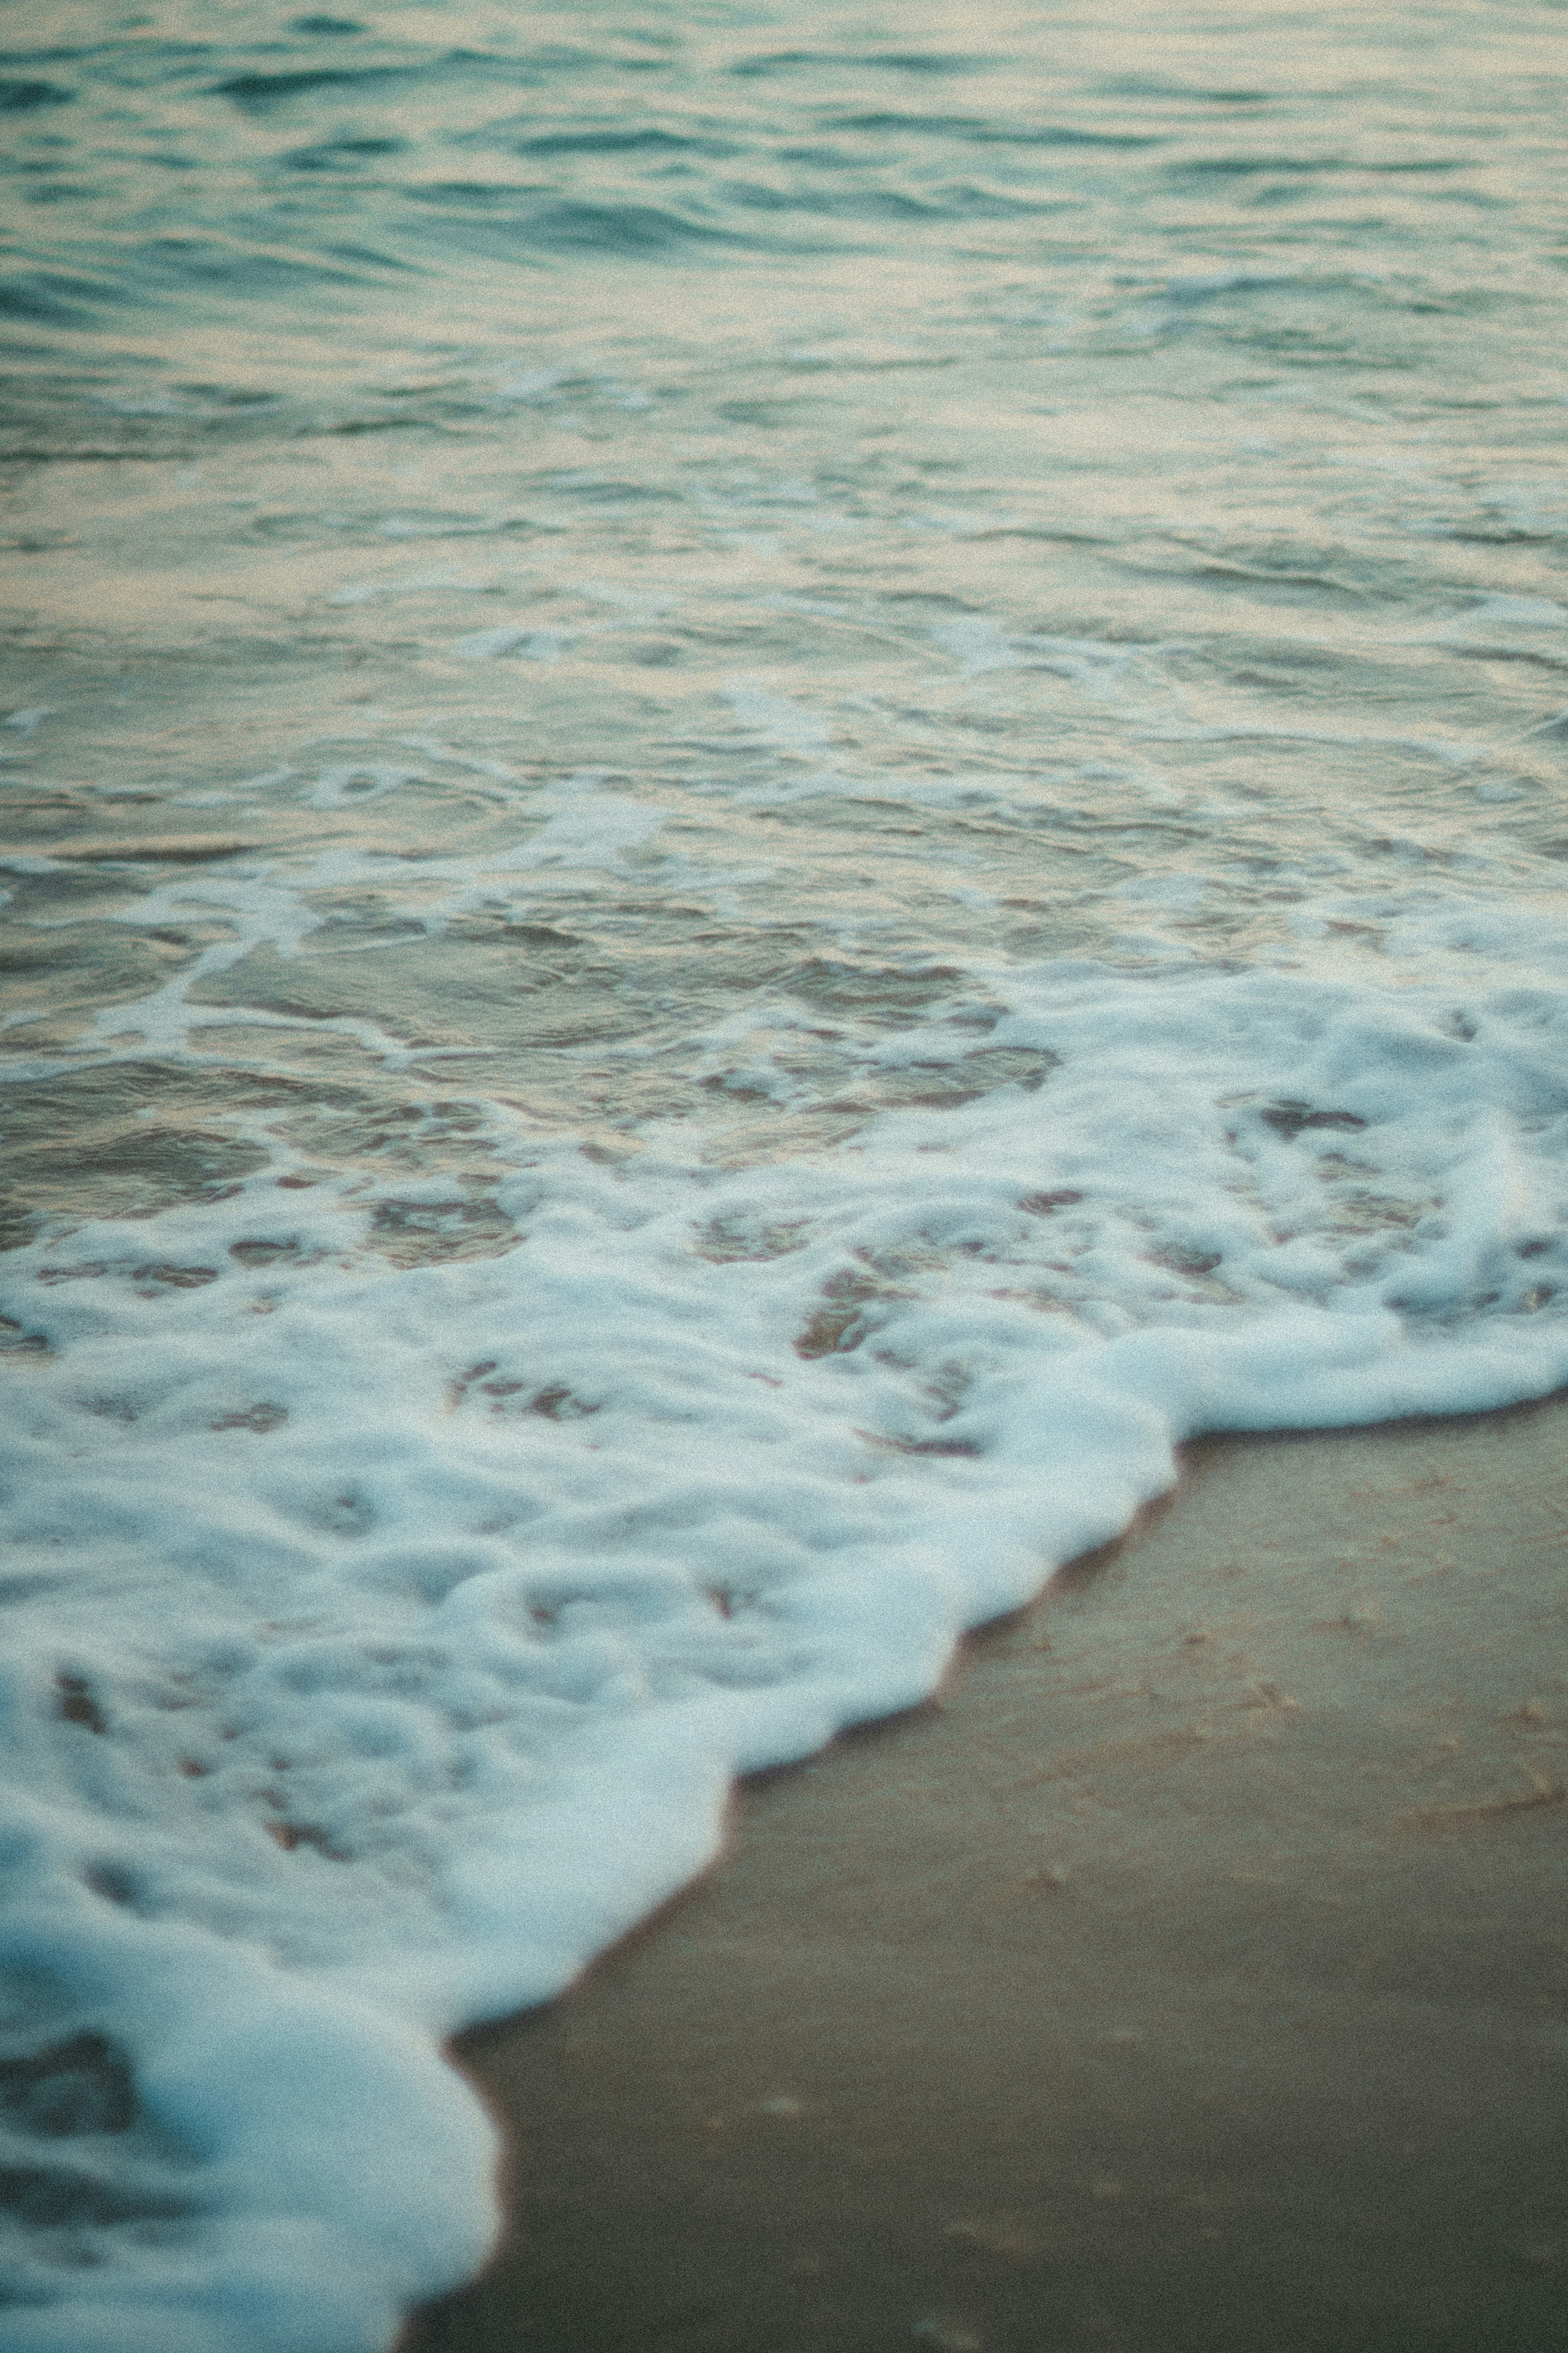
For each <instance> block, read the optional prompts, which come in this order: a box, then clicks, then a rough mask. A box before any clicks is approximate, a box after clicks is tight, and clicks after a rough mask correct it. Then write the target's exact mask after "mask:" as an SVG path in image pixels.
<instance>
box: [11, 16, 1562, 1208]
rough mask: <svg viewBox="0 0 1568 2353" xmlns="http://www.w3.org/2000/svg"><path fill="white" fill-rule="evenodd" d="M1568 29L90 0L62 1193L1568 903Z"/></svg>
mask: <svg viewBox="0 0 1568 2353" xmlns="http://www.w3.org/2000/svg"><path fill="white" fill-rule="evenodd" d="M1563 64H1564V57H1563V9H1562V7H1561V5H1558V0H1519V4H1518V5H1502V4H1501V0H1499V4H1498V5H1492V0H1487V4H1486V5H1482V0H1458V5H1438V6H1422V7H1419V8H1417V7H1414V6H1398V5H1396V6H1384V5H1380V6H1377V7H1373V8H1370V9H1368V8H1348V7H1346V8H1323V7H1312V8H1304V7H1300V6H1296V5H1279V4H1278V0H1248V4H1247V5H1232V6H1214V7H1209V8H1186V9H1182V10H1179V11H1176V12H1174V13H1172V12H1170V11H1168V10H1165V9H1152V8H1145V7H1143V6H1142V5H1132V6H1131V7H1128V8H1123V9H1119V10H1116V11H1114V12H1110V11H1107V10H1105V9H1103V8H1101V7H1100V6H1098V5H1097V6H1069V5H1059V6H1037V7H1028V8H1025V7H1018V6H1012V5H985V6H980V7H975V8H971V9H968V10H965V11H963V12H962V13H959V14H955V13H954V12H953V11H952V10H951V9H944V8H938V7H936V6H934V5H921V0H905V5H897V6H884V7H881V8H872V7H866V6H862V5H853V4H852V0H836V5H820V6H817V7H815V8H812V9H809V10H801V9H794V8H789V7H784V6H782V5H731V0H710V4H709V5H683V6H681V7H679V8H668V7H640V8H639V7H637V6H626V5H616V6H607V5H597V0H587V5H574V6H571V7H551V6H548V5H531V6H528V7H521V6H511V7H504V6H486V5H469V4H468V0H453V5H396V4H395V0H394V5H378V6H376V7H375V8H374V9H372V10H369V11H367V12H363V13H346V12H345V13H342V14H339V13H313V14H300V15H296V14H289V13H285V12H284V11H281V10H278V9H275V8H273V7H271V6H263V7H257V6H250V5H247V6H246V7H243V8H240V7H237V6H231V5H221V0H169V5H159V6H155V7H151V8H146V9H134V10H131V11H128V12H126V13H124V14H118V13H109V12H105V11H104V10H103V9H102V8H100V7H97V6H88V5H73V0H64V5H59V0H35V5H29V6H28V7H27V8H26V11H24V10H23V9H22V8H20V7H19V6H17V5H13V7H12V10H11V12H10V16H9V19H8V41H7V46H6V48H5V55H4V58H3V61H0V70H3V75H4V79H3V81H0V103H3V104H4V106H5V109H6V114H7V136H6V140H5V162H4V169H5V174H6V180H7V197H8V202H7V206H6V218H7V221H8V224H9V227H8V233H7V240H6V241H7V247H8V251H7V255H6V259H5V274H4V280H3V287H4V293H3V297H0V299H3V301H4V303H5V310H6V312H7V315H8V320H9V336H8V346H7V358H6V363H5V382H4V412H3V413H4V439H3V443H0V447H3V448H4V449H5V452H6V456H5V480H6V493H7V496H6V522H5V541H6V564H7V569H8V573H9V576H10V584H11V600H12V603H13V607H14V609H15V612H16V620H15V623H14V626H13V628H12V632H11V635H10V651H9V673H10V685H9V693H8V700H9V702H10V703H11V705H12V716H11V718H10V720H9V722H8V724H7V731H6V733H5V736H4V738H3V739H0V740H3V741H4V742H5V745H6V747H7V750H6V765H5V778H6V782H5V794H4V799H3V801H0V807H3V809H4V827H3V840H0V848H4V849H5V851H6V852H7V853H9V854H10V858H11V864H10V871H9V873H8V876H7V881H8V887H9V888H10V891H11V901H10V905H9V908H8V910H7V923H6V930H7V945H6V947H5V959H6V965H7V973H6V978H7V984H8V1011H7V1015H6V1022H7V1027H6V1028H5V1031H4V1033H3V1036H0V1044H3V1047H4V1050H5V1061H6V1063H7V1064H8V1066H9V1067H8V1068H7V1070H6V1072H5V1075H6V1077H7V1078H8V1080H9V1082H10V1084H9V1086H8V1088H7V1091H6V1094H5V1112H6V1126H7V1132H8V1144H9V1149H10V1155H11V1161H12V1168H13V1182H14V1187H15V1191H14V1196H13V1201H12V1207H11V1209H10V1211H9V1217H10V1223H9V1225H8V1227H7V1229H6V1230H7V1232H8V1233H9V1235H10V1236H11V1237H12V1238H13V1239H16V1240H20V1239H23V1238H24V1237H25V1236H26V1235H27V1234H28V1233H30V1232H32V1231H34V1230H35V1229H36V1226H37V1219H38V1218H39V1216H40V1215H43V1216H52V1215H58V1214H60V1213H69V1214H72V1215H76V1214H81V1213H83V1212H85V1211H88V1210H89V1209H108V1210H110V1211H115V1210H135V1209H139V1208H148V1207H152V1206H155V1205H156V1204H157V1203H158V1202H161V1201H165V1200H170V1199H174V1198H192V1197H197V1198H199V1197H200V1196H201V1195H202V1194H203V1193H204V1192H207V1191H211V1190H212V1189H214V1188H217V1189H221V1188H222V1187H223V1186H224V1185H226V1184H227V1183H229V1182H232V1181H234V1180H235V1179H236V1178H237V1176H240V1175H242V1174H243V1173H245V1171H246V1170H247V1169H251V1168H255V1167H257V1166H259V1165H261V1163H262V1161H263V1160H264V1159H265V1156H266V1155H267V1153H268V1151H269V1150H271V1149H272V1148H273V1144H272V1142H271V1141H269V1139H274V1138H277V1137H280V1136H287V1137H288V1139H289V1145H290V1149H291V1150H292V1151H294V1152H295V1153H296V1155H298V1154H303V1155H304V1156H305V1159H306V1160H307V1161H308V1162H309V1164H310V1166H313V1167H319V1168H321V1169H322V1170H326V1169H339V1170H341V1169H342V1168H344V1167H348V1166H360V1165H361V1164H362V1162H363V1156H364V1155H377V1165H378V1166H382V1167H387V1166H392V1165H393V1164H396V1165H397V1166H406V1167H408V1168H410V1169H415V1170H416V1171H417V1172H419V1173H420V1174H421V1176H424V1177H426V1178H428V1177H430V1176H446V1177H449V1179H450V1204H449V1214H447V1216H446V1219H445V1225H444V1227H443V1222H442V1219H440V1218H434V1219H433V1218H432V1216H431V1214H430V1213H428V1212H427V1211H426V1212H421V1213H420V1216H419V1217H418V1218H416V1216H415V1214H414V1212H413V1211H412V1210H411V1211H409V1212H408V1214H407V1215H406V1216H405V1218H404V1219H403V1222H402V1224H401V1226H399V1223H398V1213H397V1212H396V1210H395V1207H394V1208H389V1210H388V1212H387V1217H388V1219H389V1220H390V1224H389V1226H388V1227H387V1232H388V1234H389V1235H390V1237H391V1239H392V1240H394V1241H395V1243H396V1244H397V1245H398V1246H399V1247H402V1248H405V1249H415V1248H418V1249H437V1250H441V1249H446V1248H448V1247H449V1248H454V1249H461V1250H475V1249H479V1250H485V1249H494V1248H498V1247H504V1245H505V1242H506V1240H507V1239H508V1229H507V1227H506V1223H505V1220H504V1219H501V1218H500V1215H499V1213H498V1212H496V1211H495V1210H494V1209H493V1208H489V1207H487V1190H488V1188H487V1181H486V1180H487V1166H486V1156H485V1148H484V1145H483V1142H482V1139H481V1136H480V1134H479V1128H478V1126H477V1125H476V1123H475V1119H474V1116H473V1106H474V1104H475V1103H479V1102H483V1101H485V1100H487V1099H496V1100H500V1099H505V1100H506V1101H508V1102H510V1103H514V1104H516V1105H518V1106H521V1107H522V1108H524V1109H525V1110H526V1112H527V1113H528V1114H529V1115H531V1116H532V1117H534V1118H536V1119H539V1120H541V1121H542V1122H545V1123H546V1124H564V1125H566V1126H569V1127H571V1128H572V1129H574V1130H575V1131H581V1132H584V1133H587V1134H590V1135H593V1134H596V1133H597V1132H598V1131H599V1130H600V1129H605V1130H606V1131H612V1132H613V1131H617V1130H624V1129H625V1128H626V1127H627V1126H628V1125H629V1124H635V1123H636V1122H637V1121H638V1120H640V1119H642V1118H644V1117H646V1116H647V1115H648V1114H650V1113H656V1114H659V1115H663V1116H668V1115H679V1116H683V1117H684V1116H689V1115H693V1114H700V1115H701V1117H702V1118H703V1119H704V1120H705V1121H707V1122H708V1123H709V1124H711V1125H713V1126H714V1129H715V1133H714V1134H712V1136H711V1137H710V1138H708V1139H707V1140H706V1141H705V1142H704V1143H703V1144H702V1145H700V1147H697V1146H694V1148H700V1150H702V1151H704V1152H709V1153H711V1154H714V1155H719V1156H721V1157H723V1156H731V1157H733V1156H739V1157H746V1156H748V1155H754V1154H763V1155H772V1154H773V1153H776V1152H778V1151H781V1150H784V1151H788V1150H793V1149H794V1148H795V1146H796V1145H798V1144H800V1143H812V1144H816V1143H820V1142H822V1141H825V1140H831V1138H832V1137H833V1136H835V1135H837V1134H841V1133H843V1132H846V1130H847V1128H849V1127H852V1126H853V1124H855V1123H856V1122H857V1121H858V1119H860V1118H861V1117H863V1116H864V1114H865V1112H866V1111H867V1110H868V1109H873V1108H876V1107H877V1106H878V1105H879V1104H880V1103H886V1102H888V1101H889V1100H891V1099H893V1098H892V1096H891V1095H890V1093H889V1088H890V1086H891V1082H890V1081H889V1080H888V1079H887V1077H886V1076H885V1074H884V1075H882V1076H880V1077H876V1076H871V1077H868V1076H867V1074H866V1071H865V1068H864V1062H865V1054H866V1051H867V1050H869V1049H871V1048H874V1046H875V1043H876V1041H877V1040H878V1039H879V1038H881V1037H883V1036H885V1034H886V1033H887V1030H888V1029H889V1025H891V1026H893V1027H897V1026H898V1025H900V1024H901V1023H907V1022H908V1021H909V1020H910V1018H912V1016H914V1015H915V1014H916V1013H917V1012H919V1013H921V1014H929V1013H930V1012H931V1010H932V1009H933V1008H940V1007H942V1006H943V1005H946V1004H948V1003H949V1002H950V1000H952V1001H956V1002H958V1003H959V1005H960V1006H961V1007H962V1005H963V1002H964V1001H965V997H966V992H965V983H964V968H965V963H966V959H968V958H971V957H973V955H982V956H983V957H985V958H991V957H994V956H997V955H1001V956H1003V957H1004V958H1005V957H1010V956H1023V957H1026V958H1028V957H1037V956H1038V955H1042V954H1051V953H1057V952H1064V951H1071V952H1081V951H1092V952H1094V953H1097V954H1109V955H1111V956H1112V957H1113V958H1114V959H1120V960H1123V961H1129V962H1131V963H1134V964H1136V963H1138V962H1139V961H1140V960H1142V961H1145V962H1147V961H1151V960H1152V961H1153V962H1155V963H1158V962H1159V961H1161V960H1162V959H1168V958H1170V957H1173V956H1175V957H1184V956H1185V957H1190V956H1197V957H1200V958H1204V959H1216V958H1219V959H1223V958H1226V957H1229V958H1237V957H1240V958H1245V957H1247V956H1248V955H1254V954H1256V953H1258V952H1259V951H1260V950H1262V949H1264V948H1267V947H1269V946H1271V944H1279V943H1280V942H1284V943H1286V944H1288V943H1289V940H1290V937H1291V926H1292V924H1293V923H1294V924H1295V925H1296V926H1297V928H1298V930H1300V929H1302V928H1305V929H1306V930H1308V931H1310V932H1312V933H1313V934H1315V935H1317V936H1320V937H1321V934H1322V930H1323V925H1324V923H1325V922H1326V923H1338V924H1342V925H1343V926H1344V927H1345V930H1344V934H1343V936H1344V937H1345V939H1346V940H1347V941H1349V942H1351V943H1352V944H1357V943H1359V944H1362V945H1364V946H1366V947H1367V948H1368V949H1369V950H1373V949H1375V947H1376V945H1377V942H1378V938H1379V926H1380V923H1382V921H1383V919H1384V915H1385V914H1386V913H1387V910H1388V907H1389V906H1390V904H1392V903H1394V902H1395V901H1397V902H1400V903H1409V901H1410V895H1411V894H1412V893H1414V894H1415V900H1416V901H1417V902H1427V901H1430V900H1432V899H1433V898H1439V899H1440V898H1441V897H1442V896H1443V895H1444V894H1445V893H1447V892H1456V891H1458V892H1468V893H1473V892H1475V891H1476V890H1478V889H1479V890H1481V891H1482V892H1491V891H1501V892H1505V893H1506V894H1509V896H1510V899H1514V900H1516V899H1517V897H1518V894H1521V893H1522V894H1526V895H1527V896H1528V895H1529V894H1540V893H1548V894H1550V893H1552V892H1555V891H1556V890H1557V889H1558V887H1559V885H1560V883H1561V879H1562V860H1563V857H1564V856H1568V827H1565V826H1564V822H1563V812H1562V797H1561V794H1562V785H1563V755H1564V748H1565V744H1568V737H1565V736H1564V733H1563V727H1562V723H1561V722H1560V714H1561V713H1562V712H1563V707H1564V704H1565V702H1568V687H1565V682H1564V681H1565V678H1568V611H1565V609H1564V607H1563V605H1562V604H1561V603H1560V602H1559V597H1560V594H1561V584H1562V575H1563V556H1564V550H1565V547H1568V471H1565V469H1564V463H1563V429H1564V425H1565V423H1568V410H1565V407H1564V399H1565V393H1564V379H1563V371H1562V365H1561V361H1562V345H1563V333H1562V330H1563V303H1562V296H1563V268H1564V261H1565V258H1568V250H1565V248H1564V245H1563V234H1562V226H1561V217H1560V213H1559V211H1558V209H1557V194H1560V191H1561V187H1562V184H1563V163H1564V153H1563V150H1564V144H1565V124H1568V109H1565V107H1564V95H1565V93H1564V75H1563ZM1553 192H1557V194H1554V193H1553ZM39 852H43V853H46V854H47V855H48V856H49V857H51V858H52V859H53V860H54V862H53V863H52V864H50V865H48V866H47V868H45V867H42V866H40V865H38V863H37V853H39ZM263 878H264V879H263ZM1391 893H1392V894H1393V898H1392V899H1391V897H1390V894H1391ZM1329 901H1332V902H1334V903H1333V904H1332V906H1329V905H1328V904H1327V902H1329ZM1309 908H1315V909H1316V910H1317V913H1307V912H1304V911H1306V910H1308V909H1309ZM1358 926H1359V927H1360V928H1359V929H1358V928H1357V927H1358ZM969 994H970V995H971V996H972V995H973V992H972V991H971V992H969ZM117 1008H118V1010H117ZM127 1008H140V1009H139V1010H136V1011H132V1010H129V1009H127ZM716 1021H718V1022H720V1023H721V1024H722V1025H724V1027H725V1031H726V1036H727V1038H728V1039H729V1043H728V1044H727V1045H723V1046H719V1047H716V1046H715V1044H714V1040H713V1034H712V1033H713V1025H714V1024H715V1022H716ZM699 1038H700V1039H701V1040H702V1043H701V1045H700V1047H699V1046H698V1045H697V1044H695V1043H694V1040H696V1039H699ZM195 1047H199V1049H200V1050H199V1052H194V1051H193V1048H195ZM983 1075H984V1074H983ZM992 1075H993V1076H994V1077H996V1078H1005V1077H1008V1076H1017V1075H1019V1073H1017V1072H1014V1071H1010V1070H1009V1069H1004V1068H1002V1067H1000V1066H999V1067H998V1070H997V1071H995V1072H994V1073H993V1074H992ZM781 1120H782V1121H783V1122H784V1124H783V1125H782V1126H781ZM291 1165H292V1164H291ZM421 1220H422V1221H423V1224H424V1226H426V1227H428V1228H430V1229H431V1230H430V1232H429V1234H428V1235H427V1236H426V1239H425V1240H418V1239H417V1238H416V1234H415V1230H414V1229H415V1228H416V1226H418V1225H419V1224H420V1223H421ZM437 1229H441V1230H439V1231H437Z"/></svg>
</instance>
